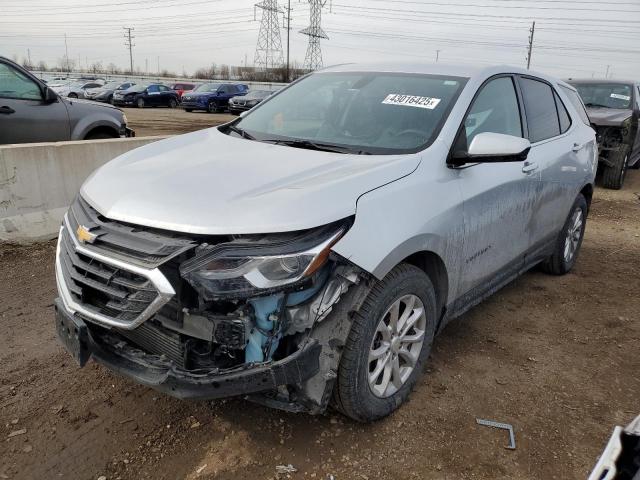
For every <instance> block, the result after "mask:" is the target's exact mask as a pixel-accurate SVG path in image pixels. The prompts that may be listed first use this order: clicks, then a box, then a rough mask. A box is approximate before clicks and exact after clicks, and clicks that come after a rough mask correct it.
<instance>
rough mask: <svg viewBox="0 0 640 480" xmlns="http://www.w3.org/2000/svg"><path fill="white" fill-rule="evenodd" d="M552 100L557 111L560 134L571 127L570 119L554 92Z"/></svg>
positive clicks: (565, 108)
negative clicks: (553, 99) (554, 101)
mask: <svg viewBox="0 0 640 480" xmlns="http://www.w3.org/2000/svg"><path fill="white" fill-rule="evenodd" d="M553 98H555V100H556V108H557V109H558V120H560V133H564V132H566V131H567V130H569V127H571V117H570V116H569V112H567V107H565V106H564V103H562V100H561V99H560V97H559V96H558V94H557V93H556V92H553Z"/></svg>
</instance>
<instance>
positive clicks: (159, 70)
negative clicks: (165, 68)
mask: <svg viewBox="0 0 640 480" xmlns="http://www.w3.org/2000/svg"><path fill="white" fill-rule="evenodd" d="M158 76H160V55H158Z"/></svg>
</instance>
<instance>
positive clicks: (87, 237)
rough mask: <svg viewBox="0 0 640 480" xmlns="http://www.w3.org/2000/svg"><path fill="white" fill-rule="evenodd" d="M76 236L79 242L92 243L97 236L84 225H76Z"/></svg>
mask: <svg viewBox="0 0 640 480" xmlns="http://www.w3.org/2000/svg"><path fill="white" fill-rule="evenodd" d="M76 238H77V239H78V241H79V242H80V243H93V242H95V241H96V238H98V235H96V234H95V233H91V232H90V231H89V229H88V228H87V227H85V226H84V225H78V229H77V230H76Z"/></svg>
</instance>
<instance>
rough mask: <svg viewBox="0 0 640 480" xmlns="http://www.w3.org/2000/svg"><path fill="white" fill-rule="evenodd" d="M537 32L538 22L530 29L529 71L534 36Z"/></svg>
mask: <svg viewBox="0 0 640 480" xmlns="http://www.w3.org/2000/svg"><path fill="white" fill-rule="evenodd" d="M535 31H536V22H533V24H532V25H531V28H530V29H529V52H528V53H527V70H529V67H530V66H531V51H532V50H533V34H534V33H535Z"/></svg>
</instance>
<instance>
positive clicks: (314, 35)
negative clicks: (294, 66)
mask: <svg viewBox="0 0 640 480" xmlns="http://www.w3.org/2000/svg"><path fill="white" fill-rule="evenodd" d="M326 3H327V0H309V5H310V7H311V8H310V9H309V17H310V25H309V26H308V27H307V28H305V29H304V30H300V33H302V34H303V35H307V36H308V37H309V45H308V46H307V54H306V56H305V57H304V68H307V69H309V70H317V69H318V68H322V49H321V48H320V39H323V38H324V39H325V40H329V37H328V36H327V34H326V33H324V30H322V27H321V26H320V22H321V20H322V7H324V6H325V5H326Z"/></svg>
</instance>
